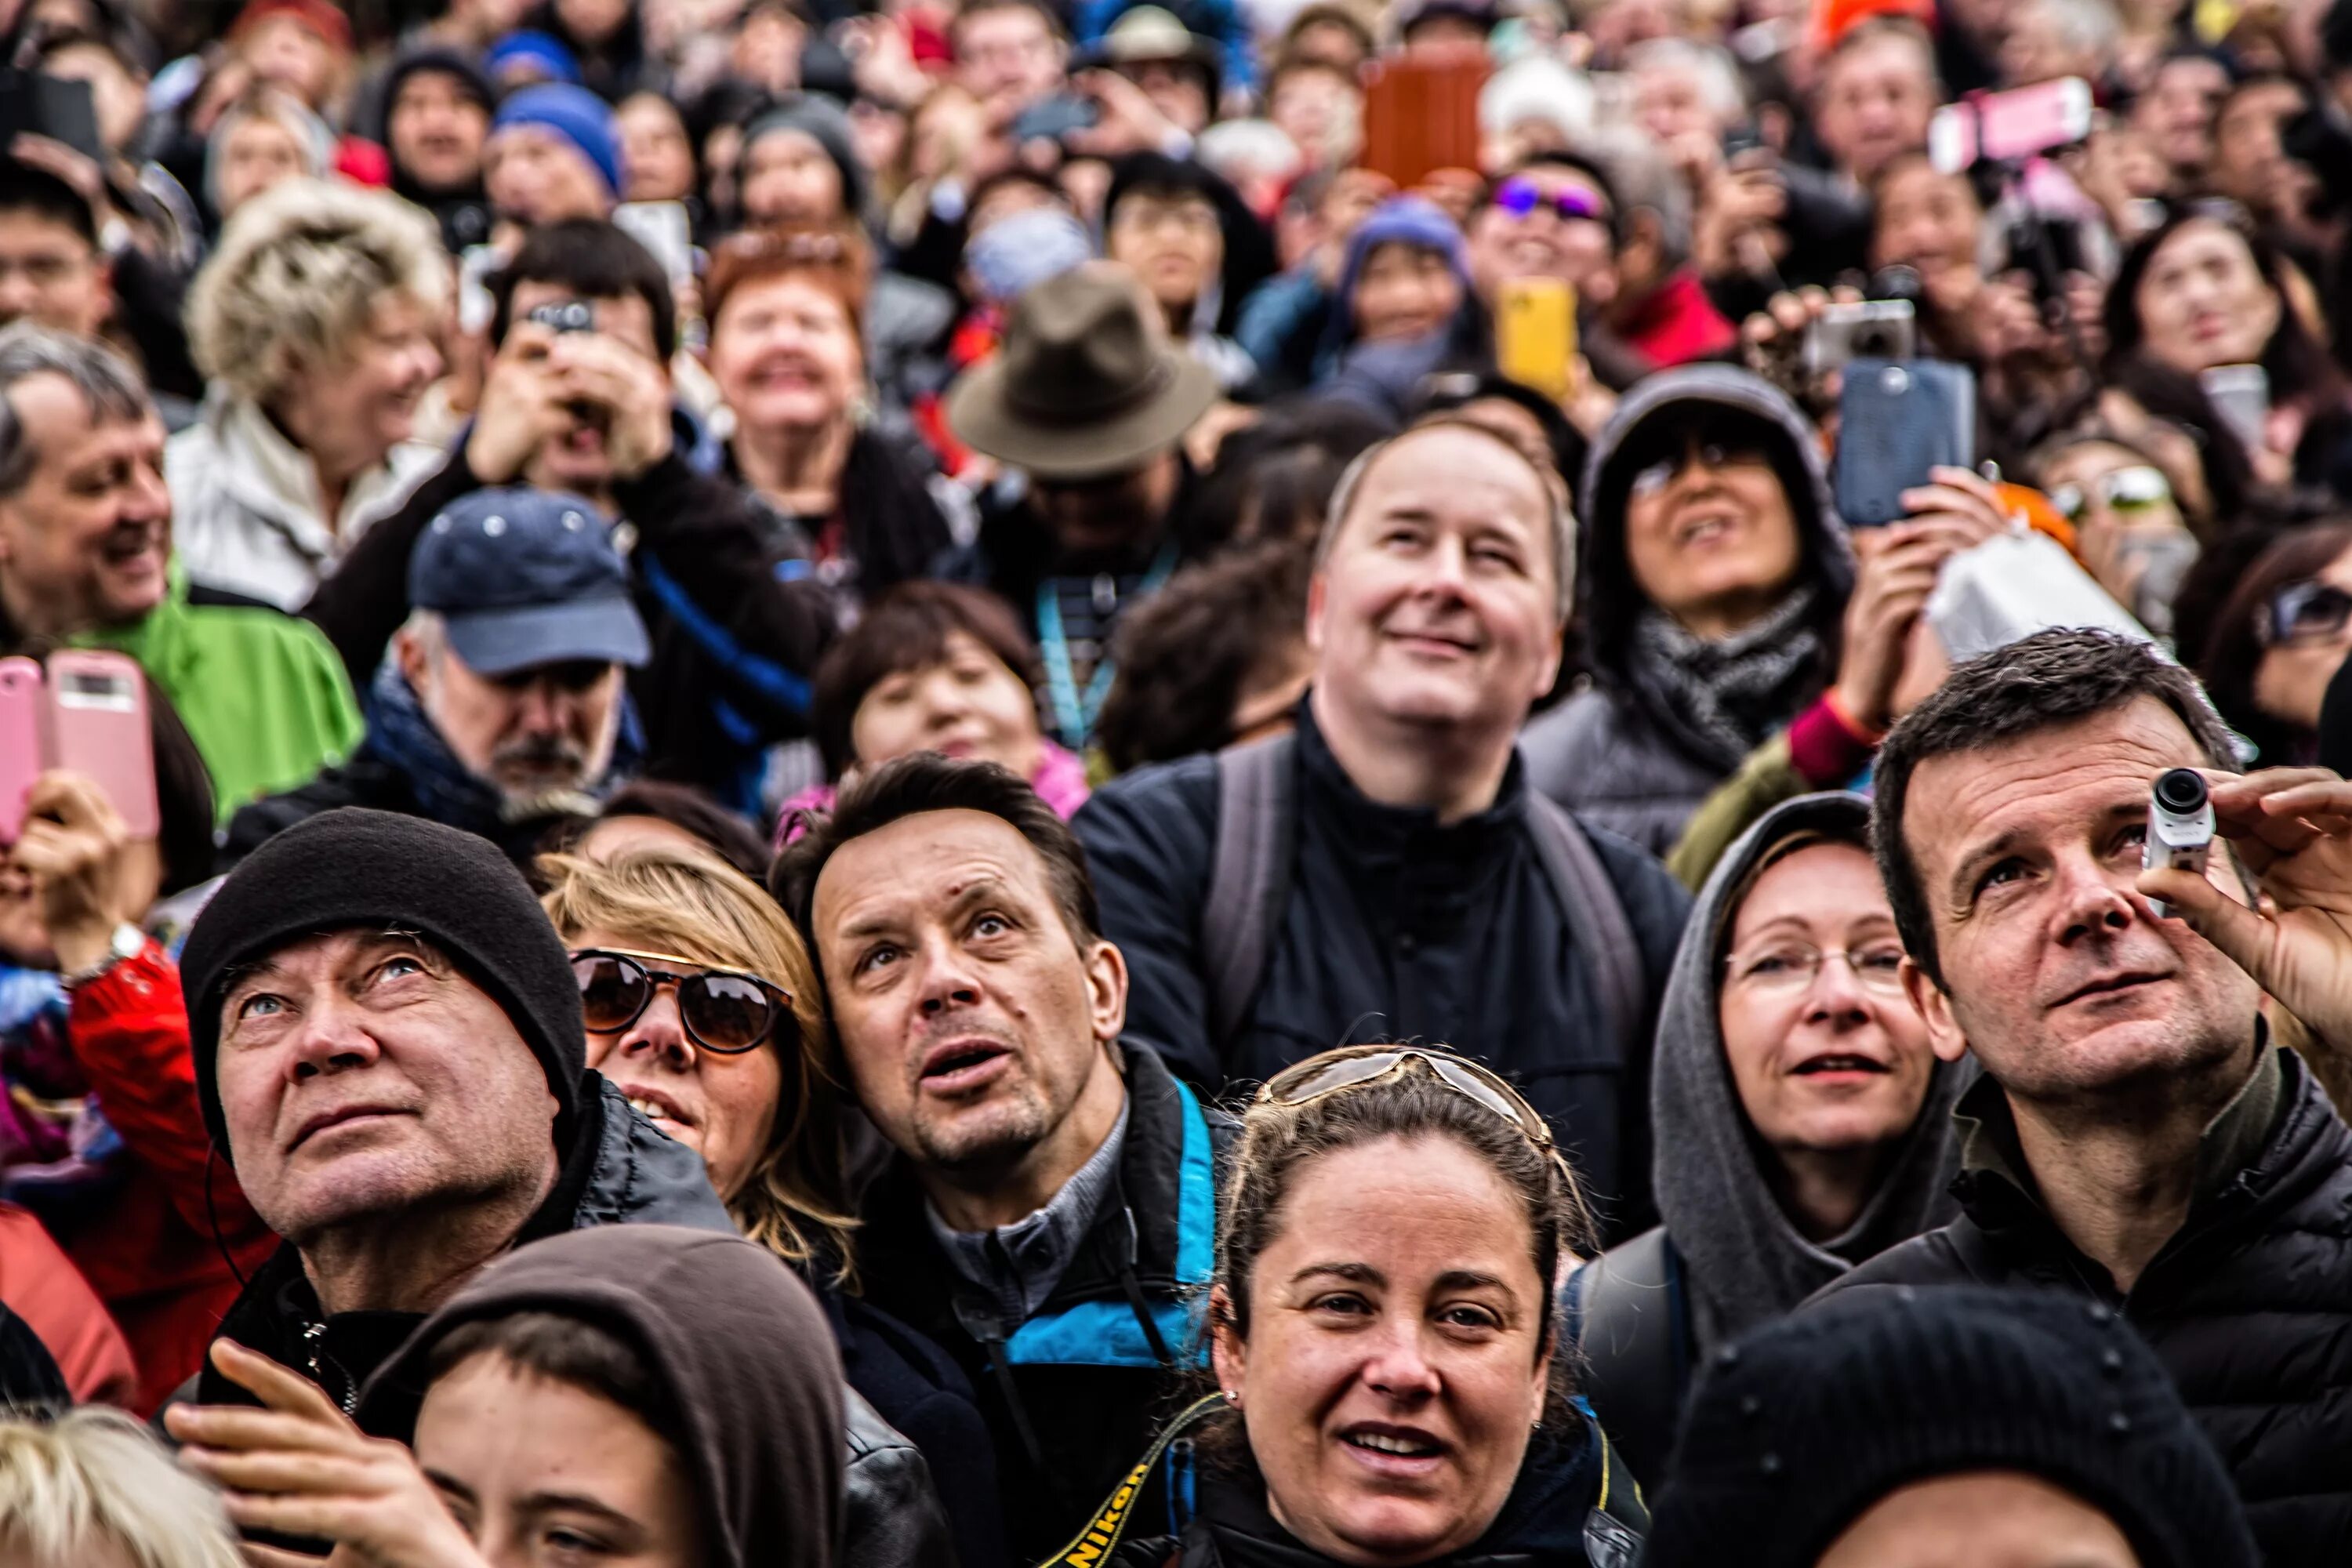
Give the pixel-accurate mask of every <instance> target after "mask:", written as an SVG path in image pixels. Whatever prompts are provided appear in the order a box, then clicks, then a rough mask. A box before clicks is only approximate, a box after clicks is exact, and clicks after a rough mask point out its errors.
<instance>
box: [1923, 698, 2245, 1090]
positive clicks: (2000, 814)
mask: <svg viewBox="0 0 2352 1568" xmlns="http://www.w3.org/2000/svg"><path fill="white" fill-rule="evenodd" d="M2209 765H2210V763H2209V762H2208V760H2207V759H2206V758H2205V757H2204V756H2202V755H2201V754H2200V752H2199V750H2198V747H2197V743H2196V742H2195V741H2194V740H2193V739H2192V738H2191V737H2190V735H2189V731H2188V729H2187V727H2186V726H2184V725H2183V724H2182V723H2181V722H2180V721H2179V719H2178V718H2176V717H2174V716H2173V714H2172V712H2171V710H2168V709H2167V708H2166V707H2165V706H2164V705H2163V704H2162V703H2160V702H2158V700H2156V699H2154V698H2152V697H2142V698H2139V699H2137V700H2134V701H2133V702H2131V703H2130V704H2128V705H2127V706H2126V707H2123V708H2119V709H2116V710H2113V711H2110V712H2106V713H2100V714H2096V715H2094V716H2092V717H2091V718H2088V719H2083V720H2078V721H2074V722H2073V723H2069V724H2065V725H2061V726H2056V727H2053V728H2050V729H2045V730H2039V731H2033V732H2032V733H2031V734H2028V735H2025V736H2023V737H2021V738H2020V739H2018V740H2015V741H2011V742H2002V743H2001V744H1999V745H1995V746H1990V747H1986V748H1984V749H1982V750H1979V751H1972V752H1957V753H1953V754H1951V755H1948V756H1938V757H1931V758H1929V759H1927V761H1925V762H1923V763H1920V764H1919V766H1918V769H1917V771H1916V772H1915V773H1913V774H1912V778H1911V787H1910V794H1909V795H1908V797H1907V798H1906V801H1905V803H1904V808H1903V834H1904V837H1905V840H1906V844H1907V846H1908V847H1909V849H1910V853H1911V858H1912V862H1913V865H1914V867H1915V868H1916V872H1917V875H1918V879H1919V885H1920V888H1921V889H1922V891H1923V893H1924V894H1925V896H1926V900H1927V909H1928V913H1929V918H1930V920H1931V921H1932V922H1933V930H1934V931H1935V937H1936V948H1937V959H1938V961H1939V963H1940V964H1941V966H1942V970H1943V974H1944V985H1943V987H1942V988H1938V987H1937V985H1936V984H1934V983H1933V982H1932V981H1930V980H1928V979H1927V976H1926V974H1925V973H1923V972H1921V971H1920V970H1919V969H1918V968H1917V967H1916V965H1911V964H1906V966H1905V970H1904V978H1905V984H1906V986H1907V987H1908V989H1909V990H1910V993H1911V996H1912V1000H1913V1001H1914V1002H1916V1004H1917V1005H1918V1007H1919V1010H1920V1013H1921V1015H1922V1016H1924V1017H1925V1018H1926V1019H1927V1026H1928V1030H1929V1033H1930V1035H1931V1036H1932V1037H1933V1038H1934V1040H1935V1044H1936V1052H1937V1055H1938V1056H1941V1057H1943V1058H1946V1059H1948V1060H1957V1059H1958V1057H1959V1056H1960V1054H1961V1052H1963V1051H1964V1050H1969V1049H1973V1050H1974V1051H1975V1052H1976V1055H1977V1058H1978V1059H1979V1060H1980V1061H1981V1062H1982V1063H1983V1064H1984V1066H1985V1070H1987V1071H1988V1072H1990V1073H1991V1074H1992V1076H1993V1077H1994V1078H1995V1079H1998V1080H2000V1085H2001V1087H2002V1088H2003V1089H2006V1090H2008V1091H2009V1093H2010V1095H2011V1098H2012V1099H2013V1100H2028V1101H2039V1102H2048V1103H2057V1104H2063V1103H2065V1102H2067V1101H2069V1100H2076V1099H2079V1098H2082V1097H2087V1096H2096V1095H2100V1094H2103V1093H2107V1092H2110V1091H2113V1090H2115V1089H2120V1088H2124V1087H2126V1086H2131V1085H2135V1084H2141V1083H2148V1082H2153V1081H2157V1080H2160V1079H2165V1078H2168V1077H2170V1076H2173V1075H2178V1074H2181V1073H2184V1072H2186V1071H2189V1070H2193V1069H2196V1068H2215V1067H2217V1066H2219V1065H2221V1064H2226V1063H2227V1062H2229V1061H2230V1060H2231V1059H2232V1058H2236V1057H2239V1056H2241V1055H2242V1054H2243V1053H2245V1052H2247V1051H2249V1050H2251V1048H2252V1039H2253V1027H2252V1026H2253V1015H2254V1008H2255V1005H2256V1003H2257V1002H2258V1001H2259V999H2260V998H2259V994H2258V993H2257V991H2256V990H2255V987H2254V983H2253V982H2252V980H2250V979H2248V978H2247V976H2246V973H2245V972H2244V971H2243V970H2241V969H2240V968H2238V966H2237V965H2236V964H2234V963H2231V962H2230V961H2229V960H2228V959H2226V958H2224V957H2222V956H2221V952H2219V950H2217V949H2215V948H2214V947H2213V946H2211V945H2210V943H2208V942H2206V941H2205V940H2204V939H2203V938H2202V937H2200V936H2198V935H2197V934H2196V933H2195V932H2193V931H2190V930H2189V927H2188V926H2187V924H2185V923H2184V922H2182V921H2177V920H2158V919H2157V918H2156V917H2155V915H2154V914H2153V913H2152V912H2151V911H2150V910H2149V908H2148V903H2147V900H2146V899H2145V898H2143V897H2142V896H2141V895H2140V894H2139V892H2138V891H2137V889H2136V888H2135V886H2134V884H2135V882H2136V880H2137V877H2138V874H2139V867H2140V853H2141V845H2142V843H2143V841H2144V839H2145V837H2146V833H2147V804H2148V789H2149V786H2150V785H2151V784H2152V783H2153V782H2154V780H2155V778H2156V776H2157V775H2158V773H2162V772H2164V771H2165V770H2166V769H2167V768H2174V767H2203V766H2209ZM2208 874H2209V876H2210V879H2211V880H2212V882H2213V884H2214V885H2215V886H2216V887H2218V888H2220V889H2221V890H2222V891H2223V892H2224V893H2226V894H2228V895H2229V896H2230V897H2231V898H2234V899H2240V900H2242V899H2243V897H2244V893H2243V890H2242V889H2241V888H2240V887H2239V886H2238V884H2237V879H2236V878H2235V877H2234V876H2232V875H2231V871H2230V866H2229V861H2228V859H2227V858H2226V857H2224V856H2222V855H2221V854H2219V853H2216V854H2215V855H2214V856H2213V858H2212V860H2211V863H2210V868H2209V873H2208Z"/></svg>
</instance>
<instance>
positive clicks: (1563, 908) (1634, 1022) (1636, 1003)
mask: <svg viewBox="0 0 2352 1568" xmlns="http://www.w3.org/2000/svg"><path fill="white" fill-rule="evenodd" d="M1527 799H1528V826H1529V828H1530V829H1531V830H1532V831H1533V832H1534V835H1535V841H1536V854H1537V855H1538V857H1540V858H1541V859H1542V861H1543V868H1544V872H1545V875H1547V876H1549V878H1550V879H1551V885H1552V888H1553V889H1554V890H1555V891H1556V892H1558V893H1559V905H1560V913H1561V914H1562V915H1563V916H1564V917H1565V918H1566V919H1567V921H1568V931H1569V937H1570V940H1571V941H1572V942H1575V944H1576V949H1577V951H1578V952H1581V953H1583V954H1584V955H1585V959H1586V961H1587V962H1588V963H1591V965H1592V977H1593V980H1594V982H1595V983H1596V984H1598V985H1599V987H1600V990H1601V1008H1602V1010H1603V1014H1604V1016H1605V1017H1606V1019H1607V1022H1608V1025H1609V1037H1610V1038H1611V1039H1613V1040H1614V1041H1616V1042H1617V1044H1618V1047H1619V1048H1620V1050H1621V1051H1622V1057H1621V1058H1620V1059H1621V1060H1631V1059H1632V1058H1633V1057H1634V1056H1636V1055H1638V1054H1639V1053H1638V1052H1637V1051H1636V1050H1635V1049H1634V1047H1635V1044H1636V1042H1635V1040H1634V1038H1633V1037H1634V1034H1635V1032H1636V1031H1637V1030H1639V1029H1640V1028H1641V1027H1642V1018H1643V1014H1644V1013H1645V1012H1647V1011H1648V1009H1647V1007H1646V1005H1644V998H1645V997H1646V996H1647V995H1648V994H1649V982H1648V979H1647V976H1646V975H1645V973H1644V972H1643V964H1642V945H1641V943H1640V942H1638V941H1636V940H1635V939H1634V936H1633V922H1632V921H1629V920H1628V919H1626V917H1625V902H1624V900H1622V899H1621V898H1619V897H1618V896H1617V884H1616V883H1615V882H1613V881H1612V880H1610V878H1609V868H1607V867H1605V866H1603V865H1602V864H1601V856H1600V853H1599V852H1598V851H1597V850H1595V849H1594V848H1593V847H1592V840H1591V837H1588V836H1587V835H1586V833H1585V831H1584V828H1583V827H1582V826H1581V825H1580V824H1579V823H1578V822H1577V820H1576V818H1574V817H1573V816H1570V815H1569V814H1568V812H1567V811H1566V809H1564V808H1563V807H1561V806H1560V805H1558V804H1557V803H1556V802H1554V801H1553V800H1552V799H1551V798H1550V797H1549V795H1545V794H1543V793H1542V792H1541V791H1540V790H1529V791H1528V795H1527Z"/></svg>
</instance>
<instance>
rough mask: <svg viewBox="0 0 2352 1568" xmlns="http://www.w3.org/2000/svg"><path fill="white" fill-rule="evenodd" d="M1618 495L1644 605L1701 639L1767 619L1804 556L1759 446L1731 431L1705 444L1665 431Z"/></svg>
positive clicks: (1784, 493)
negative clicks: (1621, 496) (1652, 453)
mask: <svg viewBox="0 0 2352 1568" xmlns="http://www.w3.org/2000/svg"><path fill="white" fill-rule="evenodd" d="M1664 435H1665V437H1666V439H1665V440H1664V443H1663V444H1662V445H1661V446H1659V447H1658V449H1657V453H1656V455H1655V456H1654V457H1650V456H1645V455H1643V454H1638V453H1629V454H1628V456H1627V458H1625V459H1623V460H1624V461H1627V462H1629V463H1637V464H1639V466H1638V467H1637V468H1635V469H1634V472H1633V484H1632V486H1631V488H1630V489H1628V490H1627V491H1626V496H1625V558H1626V563H1627V564H1628V565H1629V566H1631V567H1632V569H1633V581H1634V583H1635V584H1636V585H1638V586H1639V587H1640V588H1641V590H1642V592H1643V595H1645V596H1647V597H1648V599H1649V601H1650V602H1651V603H1652V604H1654V605H1657V607H1658V608H1660V609H1661V610H1664V612H1665V613H1666V614H1668V615H1669V616H1673V617H1674V618H1675V620H1677V621H1679V622H1681V623H1682V624H1683V626H1685V627H1686V628H1687V629H1688V630H1690V631H1691V632H1693V633H1694V634H1696V635H1697V636H1700V637H1728V636H1729V635H1730V634H1732V633H1733V632H1735V631H1738V629H1739V628H1740V627H1741V626H1746V625H1748V623H1750V622H1751V621H1753V620H1755V619H1756V618H1757V617H1759V616H1762V615H1765V614H1767V613H1768V612H1769V611H1770V609H1771V608H1772V606H1773V605H1777V604H1779V603H1780V600H1781V597H1782V596H1783V595H1786V594H1787V593H1788V591H1789V590H1790V587H1791V586H1792V585H1793V584H1795V583H1796V580H1797V573H1798V570H1799V569H1800V567H1801V564H1802V563H1803V560H1804V550H1803V546H1802V545H1801V542H1799V540H1798V537H1797V518H1796V513H1795V511H1794V510H1792V509H1791V508H1790V504H1789V492H1788V490H1787V489H1785V488H1784V487H1783V486H1782V485H1781V483H1780V474H1779V472H1778V471H1777V470H1775V469H1774V468H1773V467H1772V465H1771V463H1770V461H1769V459H1768V458H1766V457H1765V455H1764V452H1763V449H1762V447H1761V444H1760V442H1759V440H1758V439H1757V438H1756V437H1753V436H1752V435H1751V434H1749V433H1748V432H1747V431H1745V430H1744V429H1742V428H1741V427H1739V426H1728V425H1727V426H1724V427H1722V428H1720V429H1718V430H1717V431H1716V432H1714V434H1713V438H1707V437H1703V436H1701V435H1697V434H1694V435H1692V436H1690V437H1688V438H1684V437H1682V436H1681V434H1680V432H1679V431H1674V432H1665V433H1664Z"/></svg>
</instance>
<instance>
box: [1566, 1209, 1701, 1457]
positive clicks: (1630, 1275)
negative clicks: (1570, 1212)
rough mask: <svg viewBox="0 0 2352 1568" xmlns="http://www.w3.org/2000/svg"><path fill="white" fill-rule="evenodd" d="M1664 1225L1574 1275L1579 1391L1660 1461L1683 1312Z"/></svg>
mask: <svg viewBox="0 0 2352 1568" xmlns="http://www.w3.org/2000/svg"><path fill="white" fill-rule="evenodd" d="M1678 1273H1679V1270H1678V1269H1676V1268H1675V1259H1674V1258H1673V1254H1672V1249H1671V1247H1670V1244H1669V1243H1668V1242H1667V1240H1666V1231H1665V1227H1664V1226H1656V1227H1655V1228H1654V1229H1651V1230H1647V1231H1644V1232H1643V1234H1641V1235H1640V1236H1637V1237H1634V1238H1633V1240H1631V1241H1629V1242H1626V1243H1625V1244H1624V1245H1623V1246H1622V1247H1612V1248H1610V1249H1609V1250H1608V1251H1607V1252H1605V1253H1603V1254H1601V1256H1600V1257H1599V1258H1594V1259H1593V1260H1592V1261H1591V1262H1590V1263H1588V1264H1586V1265H1585V1266H1584V1267H1583V1268H1581V1269H1580V1270H1578V1279H1579V1282H1580V1284H1581V1286H1582V1289H1581V1290H1580V1294H1579V1300H1578V1305H1579V1307H1580V1321H1579V1322H1578V1325H1577V1329H1578V1334H1577V1349H1578V1351H1579V1352H1580V1353H1581V1354H1582V1356H1583V1358H1584V1369H1583V1370H1584V1378H1583V1382H1584V1393H1585V1394H1586V1395H1587V1397H1588V1398H1589V1399H1590V1400H1591V1403H1592V1406H1593V1408H1594V1409H1595V1410H1596V1411H1598V1412H1601V1420H1602V1421H1603V1422H1605V1423H1606V1425H1607V1426H1608V1428H1609V1429H1610V1430H1611V1431H1613V1432H1614V1433H1615V1434H1616V1436H1617V1441H1618V1443H1619V1444H1621V1445H1625V1446H1627V1447H1630V1449H1631V1450H1632V1451H1633V1453H1634V1454H1635V1455H1637V1456H1641V1457H1645V1458H1648V1459H1649V1460H1650V1461H1651V1462H1653V1463H1657V1462H1662V1461H1663V1460H1664V1456H1665V1453H1666V1450H1667V1448H1668V1447H1670V1446H1671V1445H1672V1442H1673V1438H1674V1430H1675V1416H1676V1414H1677V1410H1678V1407H1679V1405H1680V1404H1681V1394H1682V1379H1683V1363H1684V1362H1685V1359H1686V1358H1685V1356H1684V1355H1683V1354H1682V1346H1681V1343H1680V1342H1681V1340H1682V1338H1683V1336H1684V1333H1685V1317H1686V1314H1685V1311H1684V1310H1683V1307H1684V1304H1683V1302H1682V1301H1681V1300H1679V1299H1678V1298H1679V1297H1680V1296H1681V1293H1682V1291H1681V1284H1682V1281H1681V1280H1680V1279H1678V1278H1677V1277H1676V1276H1677V1275H1678Z"/></svg>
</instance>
